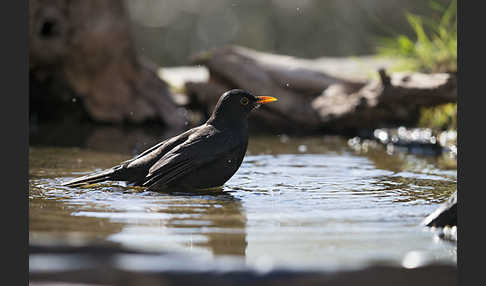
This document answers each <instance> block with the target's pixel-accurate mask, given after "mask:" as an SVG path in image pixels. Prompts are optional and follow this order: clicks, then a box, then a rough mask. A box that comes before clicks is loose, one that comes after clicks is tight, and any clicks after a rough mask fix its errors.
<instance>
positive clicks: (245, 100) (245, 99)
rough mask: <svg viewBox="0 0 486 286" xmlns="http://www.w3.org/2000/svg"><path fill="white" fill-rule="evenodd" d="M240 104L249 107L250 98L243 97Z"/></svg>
mask: <svg viewBox="0 0 486 286" xmlns="http://www.w3.org/2000/svg"><path fill="white" fill-rule="evenodd" d="M240 103H241V104H243V105H247V104H248V98H247V97H242V98H241V99H240Z"/></svg>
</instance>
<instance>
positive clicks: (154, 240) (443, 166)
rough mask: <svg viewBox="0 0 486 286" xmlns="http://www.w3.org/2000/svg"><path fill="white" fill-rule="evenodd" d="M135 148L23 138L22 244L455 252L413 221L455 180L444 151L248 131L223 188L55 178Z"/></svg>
mask: <svg viewBox="0 0 486 286" xmlns="http://www.w3.org/2000/svg"><path fill="white" fill-rule="evenodd" d="M112 143H113V144H115V142H112ZM109 145H110V144H106V145H105V146H109ZM147 147H149V146H147ZM128 149H129V148H128ZM114 150H116V149H114ZM139 151H142V150H139ZM132 153H133V150H131V149H130V150H126V151H125V152H120V151H119V150H116V151H111V150H110V148H109V147H108V148H104V149H96V148H90V147H89V146H88V147H86V146H85V147H82V148H75V147H68V146H64V147H59V146H58V147H53V146H46V145H45V144H44V145H37V146H36V145H35V144H34V145H33V146H31V147H30V190H29V203H30V209H29V215H30V221H29V224H30V225H29V230H30V241H31V243H34V242H36V241H46V240H48V241H51V242H53V243H55V242H56V241H59V242H62V241H69V242H70V243H73V242H74V243H80V244H81V243H87V242H92V241H95V242H99V241H108V242H114V243H119V244H121V245H124V246H129V247H134V248H141V249H149V250H161V251H176V252H182V253H187V254H190V255H194V256H198V257H199V256H200V257H207V258H210V259H218V258H220V257H226V256H234V257H238V258H241V259H244V260H245V261H246V263H247V265H249V266H252V267H257V268H265V267H275V266H281V267H290V268H294V269H295V268H298V269H309V268H327V269H328V268H332V267H336V268H350V267H356V266H362V265H366V264H367V263H370V262H375V261H378V260H380V261H387V262H389V263H392V264H393V263H394V264H399V265H401V264H404V263H405V262H404V261H405V260H406V258H407V257H410V255H411V254H412V256H413V254H419V257H421V259H426V260H428V261H439V262H444V263H453V264H455V263H456V245H455V244H454V243H451V242H448V241H442V240H438V239H437V238H436V236H435V235H434V233H433V232H431V231H427V230H425V229H424V228H423V227H421V226H420V222H421V221H422V220H423V219H424V218H425V217H426V216H427V215H428V214H429V213H430V212H432V211H433V210H435V208H436V207H437V206H438V205H439V204H440V203H441V202H443V201H445V200H446V199H447V198H448V197H449V196H450V195H451V194H452V193H453V192H454V191H455V190H456V188H457V182H456V180H457V176H456V167H455V165H454V164H455V161H453V162H452V163H451V160H452V159H450V160H449V159H448V158H444V157H420V156H415V155H410V154H405V153H396V154H387V153H386V152H385V151H384V150H380V149H377V150H369V151H368V152H365V153H359V152H356V151H354V150H353V149H351V148H349V147H348V145H347V141H346V140H345V139H343V138H338V137H329V136H327V137H310V138H293V137H288V136H266V137H262V136H260V137H259V136H253V137H252V138H251V140H250V144H249V150H248V154H247V156H246V157H245V160H244V162H243V164H242V166H241V168H240V169H239V170H238V172H237V173H236V174H235V175H234V176H233V177H232V178H231V179H230V180H229V181H228V182H227V183H226V185H225V186H224V189H223V190H222V191H216V192H210V193H199V194H161V193H155V192H147V191H145V190H144V189H143V188H133V187H127V186H124V185H123V184H112V183H103V184H99V185H96V186H90V187H88V188H79V187H78V188H70V187H63V186H60V185H59V184H60V183H62V182H65V181H67V180H70V179H72V178H73V177H76V176H80V175H84V174H87V173H88V172H90V171H93V170H100V169H101V168H107V167H110V166H112V165H114V164H117V163H118V162H120V161H122V160H126V159H128V158H130V157H131V156H132V155H133V154H132Z"/></svg>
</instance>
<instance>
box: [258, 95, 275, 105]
mask: <svg viewBox="0 0 486 286" xmlns="http://www.w3.org/2000/svg"><path fill="white" fill-rule="evenodd" d="M256 98H257V99H258V100H257V103H259V104H263V103H269V102H272V101H277V99H276V98H275V97H272V96H257V97H256Z"/></svg>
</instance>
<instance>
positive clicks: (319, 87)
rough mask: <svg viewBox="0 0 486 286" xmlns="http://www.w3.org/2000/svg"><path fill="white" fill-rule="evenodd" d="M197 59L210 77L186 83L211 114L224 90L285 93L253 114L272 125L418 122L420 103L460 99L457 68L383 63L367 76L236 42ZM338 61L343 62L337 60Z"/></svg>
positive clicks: (350, 126)
mask: <svg viewBox="0 0 486 286" xmlns="http://www.w3.org/2000/svg"><path fill="white" fill-rule="evenodd" d="M192 61H193V63H194V64H198V65H204V66H206V67H207V69H208V70H209V81H208V82H206V83H201V82H198V83H193V82H186V85H185V88H186V93H187V94H188V95H189V97H190V98H191V101H193V102H198V103H199V104H200V105H202V106H205V107H206V108H205V111H204V112H205V113H206V116H207V113H208V112H210V110H212V108H213V107H214V105H215V103H216V102H217V99H218V98H219V96H220V95H221V93H222V92H224V91H225V90H228V89H232V88H241V89H246V90H249V91H250V92H252V93H254V94H257V95H272V96H276V97H277V98H278V99H279V101H278V103H277V104H274V105H272V106H270V105H269V106H263V107H262V110H261V111H259V112H256V113H255V114H254V115H253V114H252V117H250V120H255V121H258V124H260V125H261V124H262V123H263V122H264V124H265V126H267V127H268V128H269V129H272V130H282V131H286V130H287V131H289V132H292V131H295V130H298V131H304V132H307V131H312V130H319V129H326V130H334V131H337V132H344V131H346V132H347V131H350V130H357V129H362V128H369V129H376V128H383V127H398V126H401V125H404V126H411V125H414V124H415V123H416V122H417V120H418V116H419V111H420V108H422V107H426V106H434V105H439V104H443V103H449V102H455V101H456V99H457V91H456V77H455V75H454V74H447V73H440V74H422V73H396V74H392V75H391V76H389V75H388V74H386V72H385V70H384V69H380V70H379V75H380V79H377V80H368V81H364V80H362V78H358V77H354V78H350V77H349V78H344V77H339V76H335V75H331V74H337V73H326V72H323V69H317V68H316V67H315V65H311V64H310V61H309V60H299V59H296V58H293V57H288V56H281V55H274V54H267V53H262V52H256V51H252V50H249V49H246V48H242V47H235V46H228V47H223V48H218V49H214V50H211V51H208V52H205V53H201V54H198V55H196V56H195V57H193V60H192ZM343 61H346V60H343ZM319 62H321V63H322V62H323V60H320V61H319ZM333 66H334V67H335V68H339V64H336V62H335V61H334V62H333Z"/></svg>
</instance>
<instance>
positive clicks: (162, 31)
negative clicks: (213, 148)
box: [125, 0, 450, 66]
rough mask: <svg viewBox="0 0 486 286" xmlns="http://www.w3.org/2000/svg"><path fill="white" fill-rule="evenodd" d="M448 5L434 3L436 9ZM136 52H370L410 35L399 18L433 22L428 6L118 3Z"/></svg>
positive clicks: (312, 0) (176, 60) (379, 0)
mask: <svg viewBox="0 0 486 286" xmlns="http://www.w3.org/2000/svg"><path fill="white" fill-rule="evenodd" d="M449 2H450V1H447V0H440V1H435V2H432V3H435V5H436V6H437V5H440V4H442V5H444V6H446V4H448V3H449ZM125 4H126V7H127V10H128V13H129V15H130V23H131V31H132V34H133V37H134V39H135V43H136V48H137V52H138V53H139V54H140V55H143V56H145V57H147V58H149V59H151V60H152V61H154V62H156V63H157V64H159V65H162V66H178V65H186V64H188V63H189V62H188V59H189V58H190V56H192V55H194V54H195V53H198V52H201V51H206V50H208V49H211V48H215V47H220V46H223V45H227V44H236V45H241V46H245V47H249V48H252V49H256V50H260V51H264V52H271V53H277V54H285V55H292V56H295V57H302V58H318V57H323V56H326V57H347V56H359V55H370V54H375V53H376V52H377V44H378V43H379V42H378V41H377V39H379V38H383V37H395V36H397V35H400V34H404V35H408V36H410V37H413V36H414V31H413V29H412V27H411V26H410V25H409V24H408V22H407V18H406V13H415V14H420V15H424V16H426V17H437V16H439V15H440V13H439V12H438V11H437V10H436V9H433V7H436V6H433V5H432V7H431V1H421V0H403V1H402V0H386V1H384V0H364V1H360V0H349V1H340V0H326V1H318V0H295V1H294V0H273V1H258V0H249V1H226V0H216V1H210V2H208V1H198V0H182V1H160V0H150V1H135V0H126V1H125Z"/></svg>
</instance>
